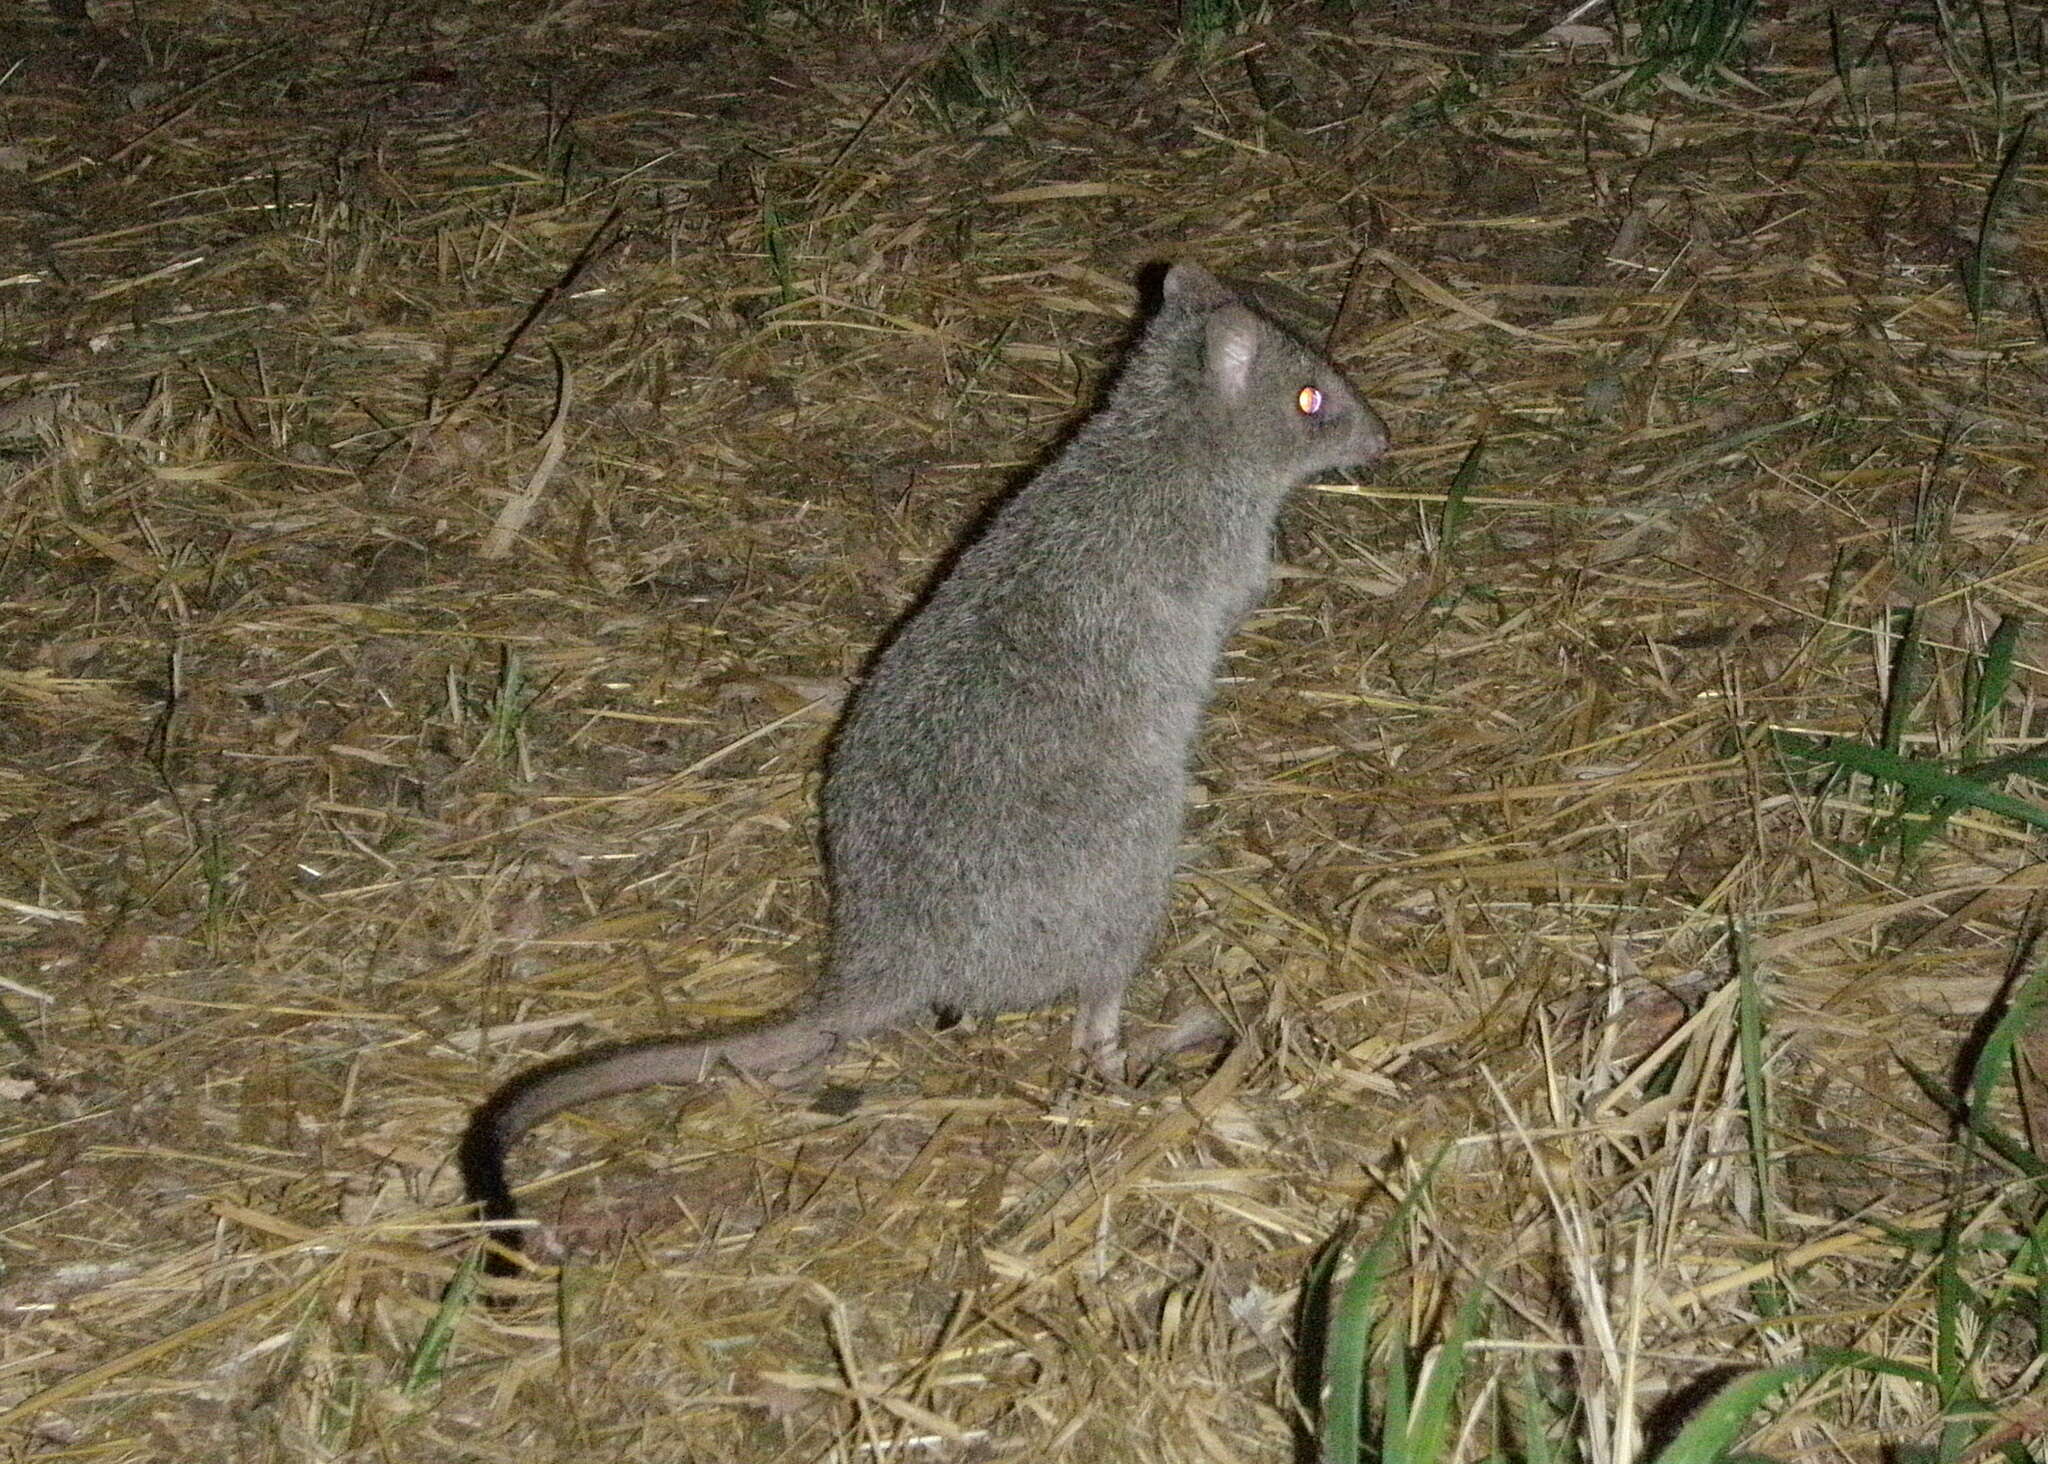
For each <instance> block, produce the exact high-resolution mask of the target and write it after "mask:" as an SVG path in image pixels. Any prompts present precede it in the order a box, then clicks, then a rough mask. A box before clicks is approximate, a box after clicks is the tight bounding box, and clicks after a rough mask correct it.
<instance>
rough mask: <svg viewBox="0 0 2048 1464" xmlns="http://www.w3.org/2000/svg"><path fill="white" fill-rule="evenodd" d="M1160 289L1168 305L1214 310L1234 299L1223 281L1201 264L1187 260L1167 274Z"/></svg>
mask: <svg viewBox="0 0 2048 1464" xmlns="http://www.w3.org/2000/svg"><path fill="white" fill-rule="evenodd" d="M1159 289H1160V293H1161V294H1162V295H1164V296H1165V298H1166V300H1167V303H1169V304H1174V305H1190V306H1194V307H1195V308H1197V309H1213V308H1214V307H1216V306H1218V305H1223V304H1227V303H1228V302H1229V301H1230V300H1231V298H1232V296H1231V293H1230V291H1229V289H1227V288H1226V287H1225V286H1224V284H1223V282H1222V281H1221V280H1219V279H1217V278H1216V276H1214V275H1212V274H1210V273H1209V271H1207V270H1206V269H1203V268H1202V267H1201V266H1200V265H1199V264H1193V263H1190V262H1188V261H1186V260H1183V261H1181V262H1180V263H1179V264H1176V265H1175V266H1174V267H1173V268H1172V269H1169V270H1168V271H1167V272H1166V278H1165V280H1163V281H1162V282H1161V283H1160V286H1159Z"/></svg>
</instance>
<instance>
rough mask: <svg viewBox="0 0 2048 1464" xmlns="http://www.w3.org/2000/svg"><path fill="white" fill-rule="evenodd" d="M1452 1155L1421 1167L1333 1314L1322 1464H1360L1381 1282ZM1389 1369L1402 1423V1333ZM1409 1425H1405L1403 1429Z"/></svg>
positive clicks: (1390, 1400) (1392, 1404)
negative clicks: (1439, 1171) (1425, 1196)
mask: <svg viewBox="0 0 2048 1464" xmlns="http://www.w3.org/2000/svg"><path fill="white" fill-rule="evenodd" d="M1448 1153H1450V1146H1449V1145H1445V1146H1444V1147H1443V1148H1441V1149H1439V1150H1438V1151H1437V1153H1436V1157H1435V1158H1433V1159H1431V1160H1430V1161H1429V1163H1428V1164H1427V1165H1426V1166H1425V1167H1424V1168H1423V1171H1422V1174H1421V1176H1420V1177H1419V1178H1418V1179H1417V1180H1416V1181H1415V1184H1414V1186H1413V1187H1412V1188H1411V1189H1410V1190H1409V1191H1408V1193H1407V1194H1405V1195H1403V1196H1402V1197H1401V1203H1400V1204H1398V1205H1396V1206H1395V1207H1394V1213H1393V1214H1392V1215H1390V1216H1389V1217H1388V1218H1387V1223H1386V1224H1385V1225H1383V1226H1381V1227H1380V1232H1379V1234H1378V1235H1377V1236H1375V1237H1374V1239H1373V1243H1372V1244H1371V1245H1369V1246H1367V1247H1366V1248H1365V1251H1364V1253H1363V1254H1362V1255H1360V1256H1359V1258H1358V1262H1357V1264H1356V1265H1355V1266H1353V1267H1352V1270H1351V1278H1350V1280H1348V1281H1347V1282H1345V1284H1344V1291H1343V1294H1342V1295H1340V1296H1339V1297H1338V1299H1337V1304H1336V1306H1335V1307H1333V1308H1332V1309H1331V1312H1330V1316H1329V1320H1328V1322H1327V1324H1326V1325H1327V1326H1328V1329H1329V1333H1328V1339H1327V1342H1326V1344H1325V1346H1324V1349H1323V1424H1322V1458H1323V1464H1358V1459H1359V1440H1360V1439H1361V1437H1362V1436H1363V1433H1362V1425H1363V1422H1364V1417H1365V1359H1366V1354H1367V1352H1368V1351H1370V1350H1371V1346H1372V1328H1373V1319H1374V1317H1375V1315H1376V1314H1377V1313H1378V1311H1379V1292H1380V1281H1381V1278H1382V1277H1383V1276H1384V1275H1385V1274H1386V1270H1387V1267H1388V1264H1389V1262H1390V1261H1391V1259H1392V1257H1393V1254H1394V1248H1395V1247H1396V1246H1397V1245H1399V1244H1400V1242H1401V1240H1402V1238H1403V1237H1404V1236H1406V1234H1407V1233H1408V1222H1409V1219H1410V1218H1411V1217H1412V1216H1413V1215H1414V1213H1415V1207H1416V1206H1417V1205H1419V1204H1420V1203H1421V1202H1422V1196H1423V1194H1424V1192H1425V1191H1426V1190H1428V1188H1429V1182H1430V1180H1431V1179H1432V1178H1433V1177H1434V1176H1435V1174H1436V1171H1437V1166H1438V1165H1440V1164H1442V1163H1443V1162H1444V1156H1445V1155H1446V1154H1448ZM1392 1340H1393V1351H1392V1356H1391V1358H1390V1361H1389V1365H1388V1368H1387V1378H1388V1382H1387V1392H1388V1397H1387V1413H1388V1416H1389V1417H1391V1416H1392V1415H1393V1413H1394V1412H1395V1411H1396V1410H1397V1409H1398V1410H1399V1411H1400V1412H1401V1414H1402V1416H1403V1418H1404V1420H1405V1418H1406V1415H1407V1410H1408V1396H1407V1391H1408V1390H1407V1381H1406V1377H1407V1362H1406V1356H1407V1354H1406V1349H1405V1348H1404V1347H1403V1346H1402V1344H1401V1339H1400V1337H1399V1335H1398V1333H1397V1334H1396V1335H1395V1336H1394V1338H1393V1339H1392ZM1404 1426H1405V1425H1404Z"/></svg>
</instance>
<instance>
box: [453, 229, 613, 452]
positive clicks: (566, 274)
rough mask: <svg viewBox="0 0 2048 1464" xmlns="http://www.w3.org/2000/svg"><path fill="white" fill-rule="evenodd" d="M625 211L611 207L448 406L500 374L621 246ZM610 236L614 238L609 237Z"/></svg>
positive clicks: (456, 404)
mask: <svg viewBox="0 0 2048 1464" xmlns="http://www.w3.org/2000/svg"><path fill="white" fill-rule="evenodd" d="M625 211H626V205H625V203H624V202H623V201H622V202H619V203H615V204H613V205H612V210H611V212H610V213H608V214H606V215H605V216H604V222H602V223H600V224H599V225H598V226H597V227H596V228H595V229H594V230H592V231H591V234H590V237H589V238H588V239H586V240H584V242H583V247H582V248H581V249H579V250H577V251H576V257H575V258H574V259H572V260H570V261H569V267H568V268H567V269H565V270H563V271H562V277H561V278H560V279H558V280H556V281H555V282H554V283H553V284H552V285H549V286H548V287H547V288H546V289H545V290H542V291H541V292H540V294H539V295H538V296H536V297H535V298H534V302H533V304H531V305H530V306H528V307H527V310H526V314H525V315H524V316H523V317H522V318H521V319H520V321H519V324H518V325H516V326H514V327H513V329H512V334H511V335H509V336H507V337H506V338H505V344H504V345H502V346H500V347H498V353H497V354H496V355H495V356H493V357H491V360H490V364H489V365H487V366H485V367H484V369H483V370H481V371H479V372H478V373H477V374H476V378H475V380H473V381H471V382H470V384H469V385H468V386H466V387H464V388H463V389H462V390H461V391H460V392H459V393H457V394H456V396H455V399H454V400H453V401H451V402H449V404H448V406H449V407H457V406H460V405H461V404H462V403H464V402H466V401H468V400H469V399H470V398H471V397H473V396H475V395H476V394H477V392H478V391H480V390H481V389H482V388H483V384H484V383H485V382H487V381H489V380H490V379H491V378H492V377H493V376H495V375H497V373H498V372H499V371H500V370H502V369H503V367H504V365H505V363H506V362H507V361H509V360H511V359H512V353H513V352H514V351H516V350H518V349H519V343H520V342H521V341H523V340H525V339H526V333H527V332H528V331H530V330H532V329H533V328H534V326H536V325H538V324H539V323H540V318H541V317H542V316H543V315H545V314H547V313H548V311H550V310H552V309H553V308H554V306H555V303H556V302H557V301H558V300H560V299H561V298H562V297H563V296H564V295H566V294H568V293H569V292H570V291H571V290H573V289H575V287H576V281H577V280H579V279H581V278H582V277H583V275H584V273H585V272H586V271H587V270H589V268H590V267H591V265H593V264H595V263H596V262H597V260H598V258H599V257H600V255H601V254H603V253H604V252H605V251H607V250H609V249H610V248H611V247H612V246H613V245H615V244H617V243H618V236H616V235H612V226H613V225H614V224H616V223H617V222H618V221H619V215H621V214H623V213H624V212H625ZM607 235H612V236H611V237H609V238H607V237H606V236H607ZM600 246H602V247H600ZM445 414H446V409H445V408H444V409H443V411H442V412H440V413H436V415H437V416H441V415H445Z"/></svg>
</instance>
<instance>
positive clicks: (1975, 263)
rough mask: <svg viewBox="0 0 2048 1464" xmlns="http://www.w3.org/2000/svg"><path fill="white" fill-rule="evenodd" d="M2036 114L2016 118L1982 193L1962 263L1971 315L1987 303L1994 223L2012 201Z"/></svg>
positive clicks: (1995, 250) (1995, 248)
mask: <svg viewBox="0 0 2048 1464" xmlns="http://www.w3.org/2000/svg"><path fill="white" fill-rule="evenodd" d="M2036 115H2037V114H2036V113H2033V112H2029V113H2027V115H2026V116H2025V117H2023V118H2021V119H2020V126H2019V131H2018V132H2017V133H2015V134H2014V135H2013V140H2012V146H2011V147H2008V148H2007V149H2006V150H2005V156H2004V157H2003V158H2002V159H2000V160H1999V164H1998V176H1996V177H1995V178H1993V179H1992V180H1991V191H1990V192H1989V193H1987V194H1985V195H1984V213H1983V216H1982V217H1981V218H1980V219H1979V220H1978V221H1977V246H1976V248H1974V249H1972V250H1971V251H1970V258H1969V260H1968V262H1967V263H1965V264H1964V266H1963V295H1964V298H1965V299H1966V300H1967V301H1968V302H1969V306H1970V314H1971V315H1972V316H1973V317H1974V316H1979V315H1982V314H1983V313H1984V306H1985V305H1986V303H1988V302H1987V296H1989V294H1990V281H1991V266H1992V262H1993V260H1994V259H1995V258H1996V256H1997V254H1998V243H1997V239H1998V224H1999V221H2000V220H2001V219H2003V218H2004V217H2005V211H2006V208H2007V206H2008V205H2009V204H2010V203H2011V201H2012V191H2013V189H2014V188H2015V187H2016V186H2018V183H2019V178H2020V169H2021V164H2022V163H2023V162H2024V161H2025V160H2026V155H2027V145H2028V143H2029V142H2030V141H2031V140H2032V138H2033V133H2034V118H2035V116H2036Z"/></svg>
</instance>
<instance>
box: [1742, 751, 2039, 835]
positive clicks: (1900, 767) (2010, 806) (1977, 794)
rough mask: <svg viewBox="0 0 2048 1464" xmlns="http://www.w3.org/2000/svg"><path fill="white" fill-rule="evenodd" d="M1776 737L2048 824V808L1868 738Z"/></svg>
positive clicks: (1804, 758)
mask: <svg viewBox="0 0 2048 1464" xmlns="http://www.w3.org/2000/svg"><path fill="white" fill-rule="evenodd" d="M1771 741H1772V743H1773V745H1775V746H1776V747H1777V749H1778V750H1779V751H1780V752H1782V753H1784V754H1785V755H1786V756H1787V757H1790V758H1793V759H1795V760H1797V761H1799V762H1805V763H1826V764H1832V765H1833V766H1835V767H1839V768H1844V769H1846V770H1848V771H1849V772H1854V773H1862V774H1864V775H1865V776H1866V777H1870V778H1881V779H1887V780H1889V781H1891V782H1894V783H1897V784H1899V785H1900V786H1901V787H1904V788H1909V789H1914V790H1917V791H1920V792H1924V793H1929V794H1933V795H1936V796H1939V797H1941V798H1945V799H1949V800H1951V801H1953V802H1956V803H1958V804H1968V805H1970V806H1971V807H1975V808H1981V809H1983V810H1984V811H1985V812H1987V813H1996V814H2002V815H2004V816H2005V817H2006V818H2010V819H2015V820H2017V821H2019V822H2020V823H2023V824H2026V825H2028V826H2029V827H2032V828H2037V829H2048V808H2043V807H2042V806H2041V805H2040V804H2038V803H2029V802H2027V801H2026V800H2025V799H2023V798H2014V797H2013V796H2012V795H2010V794H2008V793H2000V792H1997V791H1996V790H1995V789H1991V788H1986V787H1985V786H1984V785H1983V784H1982V783H1981V782H1978V781H1977V780H1976V779H1973V778H1968V777H1964V776H1962V775H1961V774H1958V773H1952V772H1949V771H1947V770H1946V769H1944V768H1941V767H1939V766H1937V765H1936V764H1934V763H1931V762H1927V761H1925V760H1923V759H1919V758H1908V757H1900V756H1898V755H1897V754H1895V753H1890V752H1886V751H1884V750H1883V749H1882V748H1876V747H1871V746H1870V745H1869V744H1867V743H1862V742H1848V741H1844V740H1842V739H1840V738H1833V739H1826V740H1823V739H1820V738H1814V737H1807V736H1804V735H1802V734H1800V733H1796V732H1773V733H1772V734H1771Z"/></svg>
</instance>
